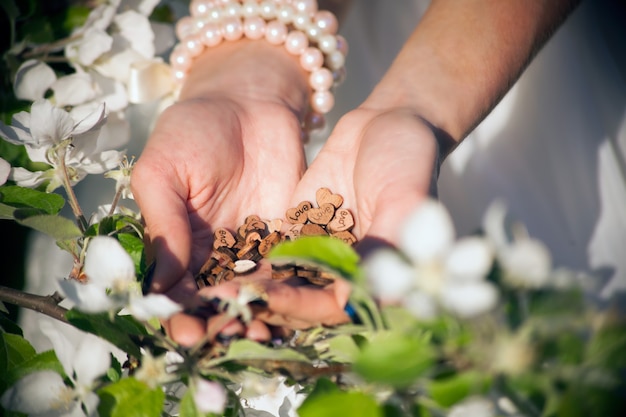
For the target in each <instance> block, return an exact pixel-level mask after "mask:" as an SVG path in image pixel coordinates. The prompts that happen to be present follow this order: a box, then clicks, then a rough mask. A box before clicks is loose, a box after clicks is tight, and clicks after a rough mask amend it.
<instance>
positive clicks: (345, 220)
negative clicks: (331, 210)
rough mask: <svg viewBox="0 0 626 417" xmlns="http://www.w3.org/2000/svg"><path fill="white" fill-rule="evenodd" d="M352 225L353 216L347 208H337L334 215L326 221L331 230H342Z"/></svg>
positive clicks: (350, 227) (348, 228)
mask: <svg viewBox="0 0 626 417" xmlns="http://www.w3.org/2000/svg"><path fill="white" fill-rule="evenodd" d="M352 227H354V217H352V213H350V210H348V209H339V210H337V211H336V212H335V217H333V219H332V220H331V221H330V223H328V228H329V229H330V231H331V232H343V231H344V230H350V229H352Z"/></svg>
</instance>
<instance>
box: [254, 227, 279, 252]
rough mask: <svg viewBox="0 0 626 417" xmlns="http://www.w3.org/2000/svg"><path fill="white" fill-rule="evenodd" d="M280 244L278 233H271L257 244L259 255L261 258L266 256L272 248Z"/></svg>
mask: <svg viewBox="0 0 626 417" xmlns="http://www.w3.org/2000/svg"><path fill="white" fill-rule="evenodd" d="M278 243H280V232H272V233H270V234H269V235H267V236H265V237H264V238H263V240H261V242H260V243H259V248H258V250H259V253H260V254H261V256H266V255H267V254H268V253H269V252H270V250H272V248H273V247H274V246H275V245H277V244H278Z"/></svg>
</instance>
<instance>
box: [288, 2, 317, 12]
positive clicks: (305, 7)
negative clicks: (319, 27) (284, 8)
mask: <svg viewBox="0 0 626 417" xmlns="http://www.w3.org/2000/svg"><path fill="white" fill-rule="evenodd" d="M293 8H294V9H296V12H298V13H305V14H308V15H310V16H311V15H313V14H315V12H317V0H295V1H294V2H293Z"/></svg>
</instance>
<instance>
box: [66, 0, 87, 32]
mask: <svg viewBox="0 0 626 417" xmlns="http://www.w3.org/2000/svg"><path fill="white" fill-rule="evenodd" d="M89 12H91V8H89V7H87V6H79V5H76V6H70V7H68V8H67V12H66V14H65V19H64V20H63V29H64V30H65V31H67V32H71V31H72V30H73V29H74V28H77V27H79V26H82V25H83V24H84V23H85V22H86V21H87V17H88V16H89Z"/></svg>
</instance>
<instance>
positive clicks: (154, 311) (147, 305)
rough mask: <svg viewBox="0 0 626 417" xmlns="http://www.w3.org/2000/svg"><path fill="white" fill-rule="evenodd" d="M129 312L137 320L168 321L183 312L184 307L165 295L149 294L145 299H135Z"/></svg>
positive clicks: (132, 300)
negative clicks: (158, 319)
mask: <svg viewBox="0 0 626 417" xmlns="http://www.w3.org/2000/svg"><path fill="white" fill-rule="evenodd" d="M128 311H129V312H130V314H132V315H133V317H135V318H136V319H138V320H144V321H146V320H150V319H151V318H160V319H167V318H169V317H170V316H172V315H173V314H175V313H178V312H179V311H182V307H181V306H180V304H177V303H175V302H174V301H172V300H171V299H170V298H168V297H167V296H165V295H163V294H148V295H146V296H145V297H133V298H132V299H131V301H130V304H129V305H128Z"/></svg>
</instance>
